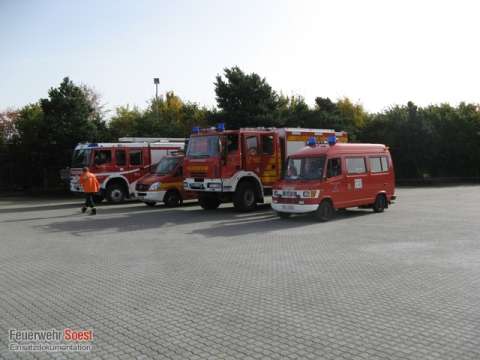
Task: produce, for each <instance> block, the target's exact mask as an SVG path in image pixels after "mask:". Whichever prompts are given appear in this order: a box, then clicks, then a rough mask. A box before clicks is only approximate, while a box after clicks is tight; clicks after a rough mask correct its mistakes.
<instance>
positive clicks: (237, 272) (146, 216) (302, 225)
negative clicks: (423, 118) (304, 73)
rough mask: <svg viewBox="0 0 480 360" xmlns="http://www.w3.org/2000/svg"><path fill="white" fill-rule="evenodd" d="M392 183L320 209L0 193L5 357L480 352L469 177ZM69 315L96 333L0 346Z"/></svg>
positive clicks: (69, 321) (470, 355) (478, 199)
mask: <svg viewBox="0 0 480 360" xmlns="http://www.w3.org/2000/svg"><path fill="white" fill-rule="evenodd" d="M398 196H399V199H398V201H397V203H396V204H394V205H393V206H391V208H389V209H388V210H387V211H386V212H385V213H382V214H374V213H373V212H371V211H369V210H351V211H348V212H346V213H345V214H342V215H340V216H339V217H338V218H337V219H336V220H335V221H332V222H329V223H316V222H315V221H314V220H313V219H312V218H310V217H295V218H292V219H289V220H280V219H277V218H276V216H275V215H274V213H273V212H272V211H271V210H270V209H269V206H264V207H262V208H260V209H259V210H258V211H256V212H254V213H249V214H238V213H235V212H234V211H233V209H232V207H231V205H223V206H222V208H221V209H220V210H218V211H213V212H205V211H203V210H201V209H200V208H199V207H198V206H197V205H196V204H193V205H188V206H185V207H182V208H177V209H167V208H164V207H163V206H158V207H156V208H148V207H147V206H145V205H143V204H141V203H136V202H132V203H128V204H125V205H119V206H101V207H99V209H98V215H97V216H95V217H93V216H88V215H82V214H80V211H79V206H78V203H79V201H78V200H71V199H67V200H50V201H48V200H32V199H12V198H10V199H9V198H4V199H0V358H2V359H13V358H26V359H47V358H58V359H63V358H97V359H435V360H437V359H456V360H460V359H468V360H472V359H479V358H480V187H478V186H458V187H444V188H417V189H400V190H399V191H398ZM65 327H70V328H73V329H93V331H94V341H93V346H94V349H93V350H92V351H91V352H90V353H88V354H86V355H80V354H78V353H56V354H54V353H22V354H19V353H14V352H11V351H9V350H8V343H9V340H8V329H35V330H38V329H52V328H55V329H63V328H65Z"/></svg>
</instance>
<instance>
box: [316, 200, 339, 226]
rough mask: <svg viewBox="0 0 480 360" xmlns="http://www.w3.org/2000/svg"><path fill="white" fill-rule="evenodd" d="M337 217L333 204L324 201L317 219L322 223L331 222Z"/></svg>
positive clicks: (319, 208)
mask: <svg viewBox="0 0 480 360" xmlns="http://www.w3.org/2000/svg"><path fill="white" fill-rule="evenodd" d="M334 216H335V209H334V208H333V205H332V202H331V201H329V200H323V201H322V202H321V203H320V205H319V206H318V209H317V212H316V217H317V219H318V220H320V221H329V220H331V219H333V217H334Z"/></svg>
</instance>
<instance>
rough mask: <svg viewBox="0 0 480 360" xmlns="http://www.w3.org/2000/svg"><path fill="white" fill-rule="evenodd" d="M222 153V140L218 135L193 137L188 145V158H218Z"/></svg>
mask: <svg viewBox="0 0 480 360" xmlns="http://www.w3.org/2000/svg"><path fill="white" fill-rule="evenodd" d="M219 152H220V139H219V137H218V136H216V135H209V136H193V137H191V138H190V141H189V143H188V150H187V156H188V157H189V158H202V157H211V156H217V155H218V154H219Z"/></svg>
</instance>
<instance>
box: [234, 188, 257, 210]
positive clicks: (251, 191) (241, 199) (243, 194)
mask: <svg viewBox="0 0 480 360" xmlns="http://www.w3.org/2000/svg"><path fill="white" fill-rule="evenodd" d="M255 190H256V189H255V185H254V184H252V183H251V182H243V183H240V184H239V185H238V187H237V190H236V191H235V194H234V195H233V206H235V209H236V210H238V211H242V212H246V211H252V210H255V208H256V207H257V199H256V194H255V192H256V191H255Z"/></svg>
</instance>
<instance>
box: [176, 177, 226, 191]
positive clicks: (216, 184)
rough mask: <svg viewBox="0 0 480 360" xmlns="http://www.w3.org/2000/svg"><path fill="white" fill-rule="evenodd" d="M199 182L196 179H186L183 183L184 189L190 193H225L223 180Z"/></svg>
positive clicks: (206, 179) (207, 179)
mask: <svg viewBox="0 0 480 360" xmlns="http://www.w3.org/2000/svg"><path fill="white" fill-rule="evenodd" d="M201 180H203V181H198V179H197V180H196V179H195V178H185V180H184V181H183V188H184V189H185V190H189V191H206V192H223V191H224V186H223V183H222V179H209V178H205V179H201Z"/></svg>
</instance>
